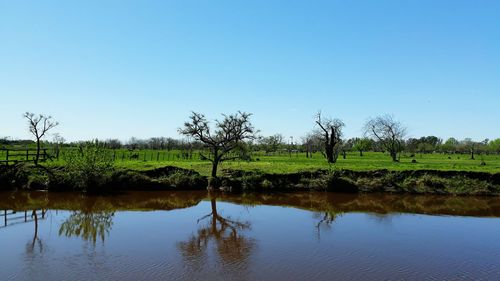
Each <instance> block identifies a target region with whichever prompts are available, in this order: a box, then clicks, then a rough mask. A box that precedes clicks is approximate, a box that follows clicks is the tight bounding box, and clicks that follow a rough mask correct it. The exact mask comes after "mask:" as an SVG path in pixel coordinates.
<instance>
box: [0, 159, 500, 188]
mask: <svg viewBox="0 0 500 281" xmlns="http://www.w3.org/2000/svg"><path fill="white" fill-rule="evenodd" d="M207 185H208V177H207V176H205V175H203V174H200V173H198V172H197V171H194V170H190V169H182V168H179V167H173V166H166V167H162V168H157V169H143V170H136V169H125V168H116V169H114V170H113V171H112V172H110V173H109V174H108V175H106V176H105V177H100V178H99V181H95V182H94V184H93V185H92V186H91V187H89V188H87V189H85V190H84V191H87V192H106V191H119V190H186V189H197V190H203V189H206V187H207ZM216 185H217V186H218V187H220V188H221V189H223V190H228V191H258V192H271V191H306V190H317V191H335V192H350V193H358V192H361V193H369V192H389V193H412V194H452V195H491V196H493V195H495V196H496V195H500V173H487V172H474V171H444V170H400V171H397V170H387V169H386V170H371V171H360V170H346V169H338V168H330V169H316V170H308V171H301V172H294V173H270V172H263V171H255V170H233V169H225V170H222V171H221V174H220V177H219V179H218V181H217V183H216ZM13 188H14V189H16V188H17V189H25V190H38V189H44V190H53V191H74V190H81V189H79V188H78V187H77V185H75V184H74V178H72V176H71V175H70V174H68V173H67V172H66V171H65V169H64V168H62V167H43V166H42V167H40V166H39V167H36V166H33V165H17V166H12V167H8V168H6V167H2V168H1V169H0V189H13Z"/></svg>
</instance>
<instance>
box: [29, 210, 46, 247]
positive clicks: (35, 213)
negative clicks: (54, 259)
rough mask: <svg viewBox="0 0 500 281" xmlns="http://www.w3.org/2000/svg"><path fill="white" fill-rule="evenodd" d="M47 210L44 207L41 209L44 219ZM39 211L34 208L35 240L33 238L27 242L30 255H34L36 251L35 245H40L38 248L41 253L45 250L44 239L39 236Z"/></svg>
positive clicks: (32, 214) (32, 213)
mask: <svg viewBox="0 0 500 281" xmlns="http://www.w3.org/2000/svg"><path fill="white" fill-rule="evenodd" d="M46 212H47V211H46V210H44V209H42V211H41V216H42V219H44V218H45V214H46ZM38 215H39V214H38V213H37V210H33V211H32V212H31V219H32V220H33V223H34V227H35V229H34V231H33V240H31V241H30V242H29V243H28V244H26V253H27V254H28V255H33V254H34V252H35V246H38V250H39V252H40V253H42V252H43V242H42V240H41V239H40V238H39V237H38Z"/></svg>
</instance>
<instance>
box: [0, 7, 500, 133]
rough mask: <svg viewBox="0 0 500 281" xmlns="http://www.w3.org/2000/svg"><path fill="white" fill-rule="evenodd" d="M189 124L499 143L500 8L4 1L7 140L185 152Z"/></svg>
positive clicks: (0, 85) (1, 52)
mask: <svg viewBox="0 0 500 281" xmlns="http://www.w3.org/2000/svg"><path fill="white" fill-rule="evenodd" d="M191 110H195V111H199V112H203V113H205V114H206V115H207V116H208V117H209V118H211V119H213V118H217V117H218V116H219V114H220V113H231V112H235V111H237V110H243V111H248V112H252V113H253V114H254V117H253V121H254V125H255V126H256V127H257V128H259V129H260V130H261V131H262V134H264V135H269V134H274V133H282V134H283V135H284V136H286V137H287V138H288V137H289V136H294V137H295V138H298V137H300V136H302V135H304V134H305V133H307V132H308V131H310V130H311V129H312V128H313V124H314V122H313V116H314V114H315V113H316V112H317V111H318V110H321V111H322V112H323V114H324V115H328V116H332V117H337V118H340V119H342V120H344V122H345V123H346V127H345V135H346V136H347V137H352V136H359V135H361V134H362V132H361V128H362V126H363V123H364V122H365V121H366V120H367V118H369V117H370V116H375V115H378V114H393V115H394V116H395V117H396V118H397V119H399V120H400V121H402V122H403V123H404V124H406V125H407V127H408V131H409V135H410V136H415V137H419V136H422V135H437V136H439V137H442V138H447V137H450V136H454V137H457V138H465V137H472V138H474V139H477V140H482V139H484V138H496V137H500V129H499V128H500V127H499V123H500V1H486V0H485V1H477V0H468V1H462V0H406V1H403V0H393V1H385V0H377V1H373V0H366V1H352V0H343V1H334V0H329V1H306V0H304V1H292V0H283V1H277V0H263V1H258V0H252V1H238V0H228V1H217V0H213V1H208V0H199V1H188V0H178V1H166V0H165V1H124V0H119V1H88V0H86V1H8V0H0V136H11V137H14V138H27V137H29V134H28V132H27V129H26V124H25V121H24V120H23V119H22V113H23V112H25V111H32V112H36V113H46V114H51V115H53V116H54V117H55V118H56V119H57V120H58V121H60V123H61V125H60V126H59V127H58V128H57V129H56V130H54V132H59V133H61V134H62V135H63V136H64V137H65V138H66V139H68V140H78V139H90V138H96V137H97V138H100V139H105V138H119V139H122V140H127V139H128V138H130V137H132V136H136V137H139V138H146V137H152V136H171V137H178V134H177V131H176V130H177V128H178V127H180V126H181V125H182V123H183V121H184V120H186V119H187V117H188V115H189V113H190V111H191Z"/></svg>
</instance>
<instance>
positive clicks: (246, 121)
mask: <svg viewBox="0 0 500 281" xmlns="http://www.w3.org/2000/svg"><path fill="white" fill-rule="evenodd" d="M251 115H252V114H250V113H245V112H240V111H239V112H238V113H236V114H232V115H224V114H223V115H222V116H223V117H224V119H223V120H222V121H219V120H215V129H211V128H210V125H209V122H208V121H207V119H206V118H205V115H203V114H201V113H196V112H192V114H191V116H190V117H189V119H190V120H189V121H188V122H185V123H184V127H183V128H180V129H179V133H180V134H182V135H185V136H188V137H192V138H194V139H195V140H196V141H199V142H202V143H203V145H204V146H205V147H206V148H208V149H209V150H210V155H204V154H201V157H202V158H204V159H207V160H210V162H212V178H216V177H217V167H218V165H219V163H221V162H223V161H226V160H231V159H236V158H239V156H234V155H228V154H229V152H231V151H233V150H235V149H237V148H239V147H241V145H242V144H243V141H245V140H250V139H254V138H255V133H256V130H255V128H254V127H253V125H252V124H251V123H250V116H251Z"/></svg>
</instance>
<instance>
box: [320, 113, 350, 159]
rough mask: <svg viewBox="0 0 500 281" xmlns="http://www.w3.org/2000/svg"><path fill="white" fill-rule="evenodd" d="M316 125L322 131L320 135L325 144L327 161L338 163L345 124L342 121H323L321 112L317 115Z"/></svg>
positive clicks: (328, 119)
mask: <svg viewBox="0 0 500 281" xmlns="http://www.w3.org/2000/svg"><path fill="white" fill-rule="evenodd" d="M316 124H317V125H318V126H319V128H320V129H321V132H320V134H321V136H322V140H323V143H324V150H325V156H326V160H327V161H328V163H335V162H337V158H338V156H339V150H340V145H341V143H342V139H341V137H342V127H344V123H343V122H342V120H340V119H330V118H327V119H323V118H322V117H321V112H319V113H318V114H317V115H316Z"/></svg>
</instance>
